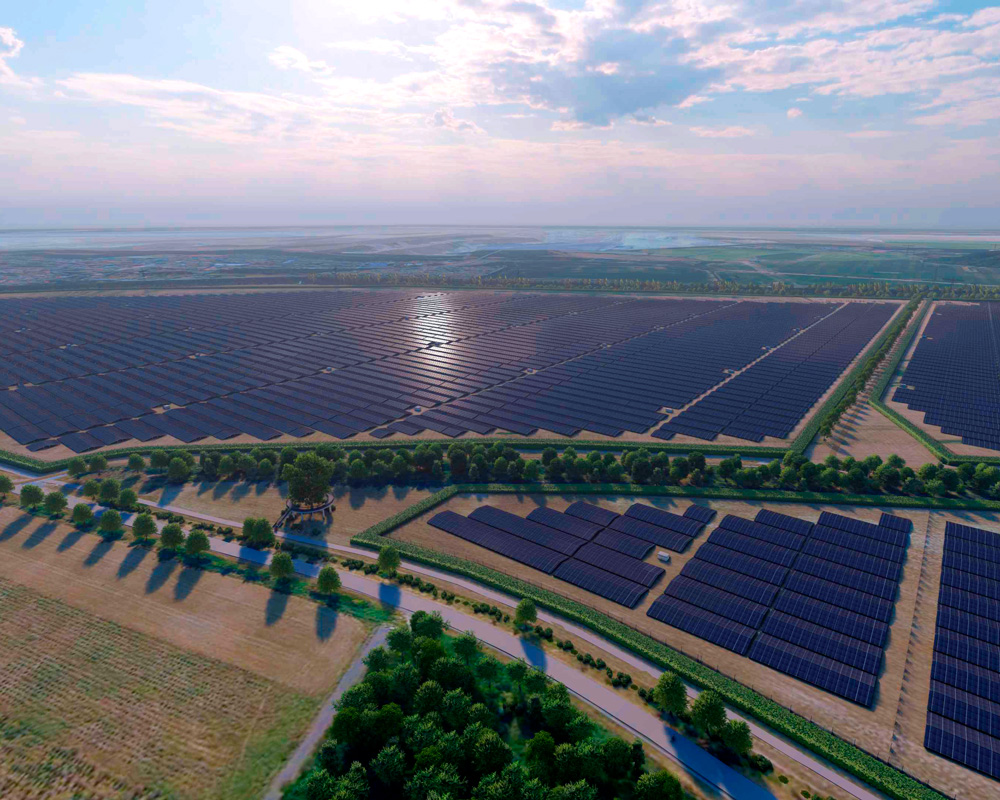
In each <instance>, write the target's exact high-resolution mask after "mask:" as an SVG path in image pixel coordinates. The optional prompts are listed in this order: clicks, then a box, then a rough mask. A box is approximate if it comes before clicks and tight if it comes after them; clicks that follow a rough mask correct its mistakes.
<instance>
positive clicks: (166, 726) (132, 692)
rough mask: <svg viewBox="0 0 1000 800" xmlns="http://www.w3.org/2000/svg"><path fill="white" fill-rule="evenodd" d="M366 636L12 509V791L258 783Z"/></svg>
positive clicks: (3, 749)
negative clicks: (16, 734)
mask: <svg viewBox="0 0 1000 800" xmlns="http://www.w3.org/2000/svg"><path fill="white" fill-rule="evenodd" d="M366 635H367V628H366V626H365V625H364V624H363V623H361V622H360V621H358V620H357V619H355V618H353V617H348V616H345V615H337V614H336V613H334V612H332V611H330V610H329V609H326V608H321V607H319V606H316V605H315V604H313V603H311V602H309V601H306V600H302V599H300V598H295V597H291V598H290V597H288V596H286V595H279V594H276V593H272V592H270V591H269V590H267V589H265V588H263V587H259V586H254V585H251V584H243V583H241V582H239V581H237V580H234V579H232V578H226V577H223V576H221V575H216V574H212V573H205V572H201V571H198V570H187V569H184V568H183V567H180V566H178V565H177V564H175V563H173V562H164V563H158V560H157V558H156V555H155V553H145V551H142V550H138V549H133V548H129V547H127V546H125V545H123V544H105V543H104V542H102V541H101V540H100V539H99V538H97V537H95V536H92V535H88V534H80V533H78V532H76V531H74V530H72V529H71V528H69V527H66V526H62V525H56V524H53V523H50V522H46V521H44V520H39V519H35V518H32V517H28V516H25V515H22V514H19V513H17V512H16V511H14V510H13V509H3V510H0V676H2V677H0V731H2V732H3V734H5V735H2V736H0V754H2V756H0V763H2V764H3V766H2V767H0V796H2V797H12V798H13V797H18V798H36V797H37V798H42V797H45V798H51V797H70V796H94V797H118V796H119V795H120V793H121V791H123V790H124V788H125V787H126V786H127V787H128V788H129V790H132V791H137V792H138V791H140V790H141V792H152V791H153V790H160V791H162V792H164V795H163V796H165V797H178V798H206V797H213V798H214V797H218V798H227V799H228V798H231V797H254V796H258V795H259V794H260V793H261V792H262V791H263V788H264V787H265V786H266V783H267V781H268V779H269V778H270V776H271V775H272V774H273V772H274V771H275V770H276V769H277V768H278V767H279V766H280V764H281V763H282V762H283V760H284V758H285V757H286V756H287V754H288V753H289V752H290V750H291V748H292V747H294V744H295V742H296V741H297V739H298V737H299V736H301V734H302V733H303V732H304V731H305V729H306V727H307V726H308V724H309V722H310V720H311V718H312V716H313V715H314V714H315V712H316V711H317V709H318V707H319V704H320V703H321V702H322V700H323V699H324V698H325V696H326V695H327V693H328V692H329V691H330V690H331V689H332V687H333V685H334V684H335V683H336V681H337V680H338V678H339V677H340V675H341V674H342V673H343V671H344V670H345V669H346V667H347V666H348V665H349V664H350V662H351V661H352V660H353V657H354V653H355V652H356V651H357V649H358V647H359V646H360V644H361V642H362V641H363V640H364V638H365V636H366ZM15 732H17V733H20V734H22V735H18V736H13V735H11V734H13V733H15ZM56 776H58V777H56ZM86 792H92V793H93V794H85V793H86ZM141 792H140V793H141ZM74 793H76V794H74ZM129 796H131V795H129ZM137 796H138V795H137ZM142 796H147V795H146V794H144V793H143V794H142Z"/></svg>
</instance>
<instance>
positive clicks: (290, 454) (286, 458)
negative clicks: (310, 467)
mask: <svg viewBox="0 0 1000 800" xmlns="http://www.w3.org/2000/svg"><path fill="white" fill-rule="evenodd" d="M298 456H299V451H298V450H296V449H295V448H294V447H283V448H281V453H279V455H278V460H279V461H278V463H280V464H281V466H282V467H284V466H285V464H291V463H293V462H294V461H295V459H296V458H298Z"/></svg>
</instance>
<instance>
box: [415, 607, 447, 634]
mask: <svg viewBox="0 0 1000 800" xmlns="http://www.w3.org/2000/svg"><path fill="white" fill-rule="evenodd" d="M410 630H411V631H413V635H414V636H426V637H427V638H428V639H434V640H437V639H440V638H441V634H442V633H444V619H442V617H441V615H440V614H439V613H438V612H437V611H435V612H434V613H433V614H428V613H427V612H426V611H414V612H413V615H412V616H411V617H410Z"/></svg>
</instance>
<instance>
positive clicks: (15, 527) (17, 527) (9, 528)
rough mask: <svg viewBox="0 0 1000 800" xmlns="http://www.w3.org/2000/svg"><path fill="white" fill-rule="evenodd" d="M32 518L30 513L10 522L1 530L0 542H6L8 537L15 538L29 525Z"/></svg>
mask: <svg viewBox="0 0 1000 800" xmlns="http://www.w3.org/2000/svg"><path fill="white" fill-rule="evenodd" d="M31 519H32V518H31V517H29V516H28V515H24V516H21V517H18V518H17V519H15V520H14V521H13V522H10V523H8V524H7V525H6V526H5V527H4V529H3V530H2V531H0V542H6V541H7V540H8V539H13V538H14V537H15V536H17V535H18V534H19V533H20V532H21V531H23V530H24V529H25V528H26V527H27V526H28V523H29V522H31Z"/></svg>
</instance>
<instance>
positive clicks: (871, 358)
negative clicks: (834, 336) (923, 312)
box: [789, 298, 920, 454]
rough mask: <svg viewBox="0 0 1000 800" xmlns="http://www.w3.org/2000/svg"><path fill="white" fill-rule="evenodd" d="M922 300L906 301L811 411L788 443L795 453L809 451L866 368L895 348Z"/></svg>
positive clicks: (870, 367) (872, 367) (869, 368)
mask: <svg viewBox="0 0 1000 800" xmlns="http://www.w3.org/2000/svg"><path fill="white" fill-rule="evenodd" d="M919 303H920V300H919V299H917V298H914V299H913V300H911V301H910V302H909V303H907V307H906V308H905V309H904V310H903V311H902V312H900V314H899V316H898V317H897V318H896V319H895V320H894V321H893V323H892V324H891V325H890V326H889V327H888V328H886V329H885V331H883V333H882V335H881V336H880V337H879V338H878V339H877V340H876V341H875V343H874V344H873V345H872V346H871V347H870V348H869V350H868V356H866V357H865V358H863V359H862V360H861V361H859V362H858V363H857V364H856V365H855V366H854V369H852V370H851V371H850V372H849V373H848V374H847V375H845V376H844V377H842V378H841V379H840V383H838V384H837V388H836V389H835V390H834V391H833V393H832V394H831V395H830V396H829V397H828V398H827V399H826V402H825V403H823V405H822V406H821V407H820V409H819V411H817V412H816V413H815V414H813V415H812V418H811V419H810V420H809V423H808V424H807V425H806V426H805V427H804V428H803V429H802V432H801V433H800V434H799V435H798V436H796V437H795V439H794V440H793V441H792V443H791V445H790V446H789V450H791V451H792V452H793V453H799V454H801V453H804V452H805V451H806V448H808V447H809V445H810V444H812V442H813V439H815V438H816V435H817V434H818V433H819V431H820V429H821V428H822V427H823V424H824V423H825V422H826V421H827V419H829V418H832V416H833V415H834V414H836V413H837V406H839V405H840V403H841V401H842V400H843V399H844V398H845V397H846V396H847V393H848V392H849V391H851V389H852V387H854V385H855V383H856V382H858V380H859V379H860V378H861V377H862V375H863V374H864V373H865V372H866V371H871V370H873V369H874V368H875V366H876V365H877V364H878V362H879V361H881V360H882V359H883V358H885V355H886V353H888V352H889V351H890V350H891V349H892V345H893V343H894V342H895V341H896V339H897V338H898V337H899V334H900V333H901V332H902V331H903V330H905V329H906V323H907V322H909V320H910V318H911V317H912V316H913V312H914V311H915V310H916V307H917V305H919ZM838 416H839V414H838Z"/></svg>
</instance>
